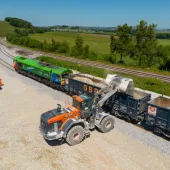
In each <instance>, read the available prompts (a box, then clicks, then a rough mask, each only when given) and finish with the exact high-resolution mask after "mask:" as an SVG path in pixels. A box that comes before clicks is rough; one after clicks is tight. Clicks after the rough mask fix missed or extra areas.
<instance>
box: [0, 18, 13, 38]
mask: <svg viewBox="0 0 170 170" xmlns="http://www.w3.org/2000/svg"><path fill="white" fill-rule="evenodd" d="M11 31H13V27H12V26H11V25H10V24H9V23H7V22H5V21H0V37H4V36H6V35H7V34H8V33H10V32H11Z"/></svg>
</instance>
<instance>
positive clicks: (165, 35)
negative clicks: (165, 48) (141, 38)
mask: <svg viewBox="0 0 170 170" xmlns="http://www.w3.org/2000/svg"><path fill="white" fill-rule="evenodd" d="M156 38H158V39H170V33H157V34H156Z"/></svg>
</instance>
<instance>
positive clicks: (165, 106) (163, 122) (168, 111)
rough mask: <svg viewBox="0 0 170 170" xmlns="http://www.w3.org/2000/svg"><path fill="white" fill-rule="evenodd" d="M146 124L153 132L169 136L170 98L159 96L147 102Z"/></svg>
mask: <svg viewBox="0 0 170 170" xmlns="http://www.w3.org/2000/svg"><path fill="white" fill-rule="evenodd" d="M146 124H148V125H150V126H151V127H152V128H153V130H154V132H155V133H157V134H163V135H164V136H166V137H169V138H170V99H168V98H165V97H162V96H159V97H157V98H155V99H153V100H151V101H150V102H148V111H147V114H146Z"/></svg>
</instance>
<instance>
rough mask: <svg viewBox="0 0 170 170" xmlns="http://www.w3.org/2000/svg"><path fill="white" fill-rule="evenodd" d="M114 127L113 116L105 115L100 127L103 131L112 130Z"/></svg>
mask: <svg viewBox="0 0 170 170" xmlns="http://www.w3.org/2000/svg"><path fill="white" fill-rule="evenodd" d="M113 128H114V119H113V118H112V117H105V118H104V119H103V120H102V122H101V124H100V127H99V130H100V131H101V132H102V133H106V132H109V131H111V130H112V129H113Z"/></svg>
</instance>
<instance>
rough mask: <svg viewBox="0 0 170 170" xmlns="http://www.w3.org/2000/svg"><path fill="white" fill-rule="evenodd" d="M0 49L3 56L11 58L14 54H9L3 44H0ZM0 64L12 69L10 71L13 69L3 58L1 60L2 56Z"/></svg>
mask: <svg viewBox="0 0 170 170" xmlns="http://www.w3.org/2000/svg"><path fill="white" fill-rule="evenodd" d="M0 51H1V53H3V54H4V55H5V56H7V57H8V58H11V59H13V57H14V56H12V55H11V54H9V53H8V52H7V51H6V50H5V49H4V47H3V46H0ZM0 64H1V65H3V66H4V67H6V68H8V69H10V70H12V71H15V70H14V68H13V66H12V65H11V64H9V63H8V62H6V61H5V60H3V59H2V58H0Z"/></svg>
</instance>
